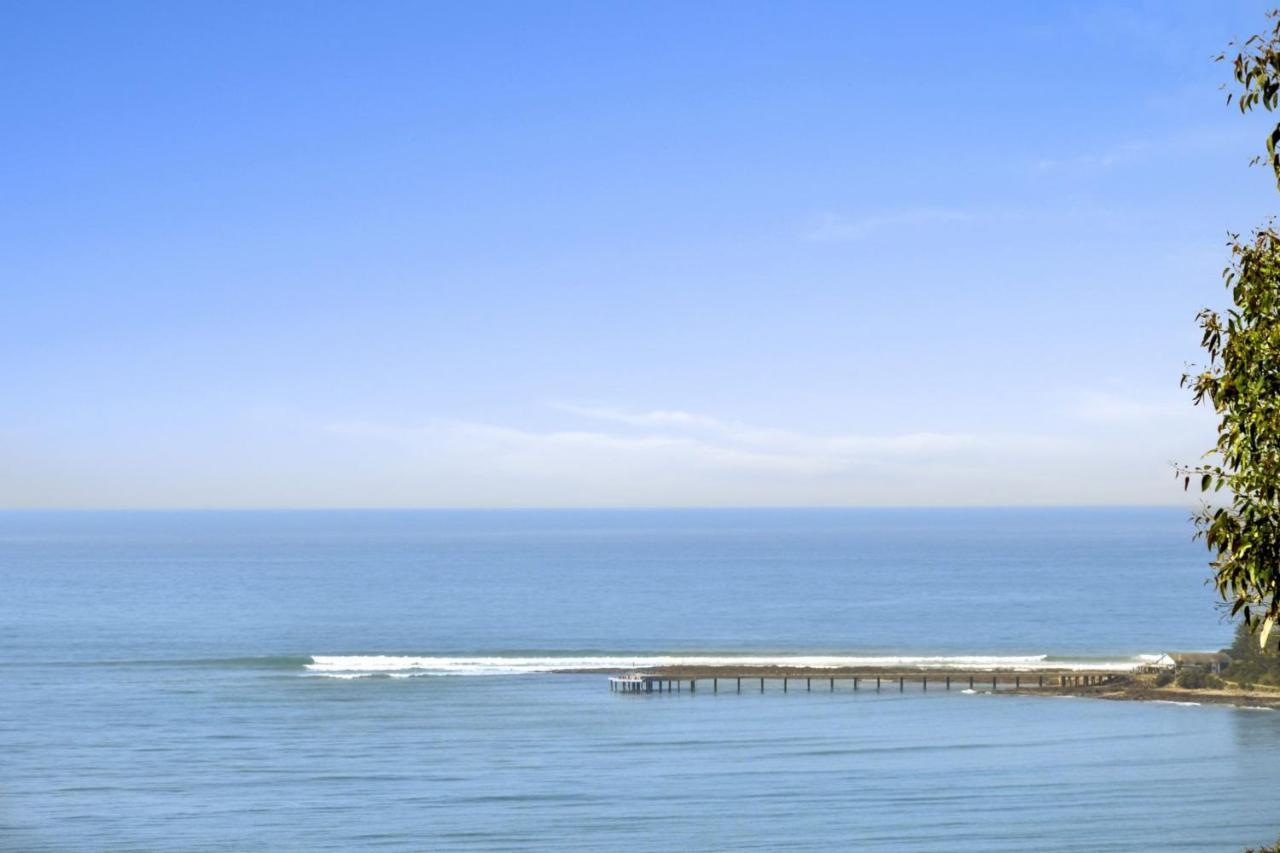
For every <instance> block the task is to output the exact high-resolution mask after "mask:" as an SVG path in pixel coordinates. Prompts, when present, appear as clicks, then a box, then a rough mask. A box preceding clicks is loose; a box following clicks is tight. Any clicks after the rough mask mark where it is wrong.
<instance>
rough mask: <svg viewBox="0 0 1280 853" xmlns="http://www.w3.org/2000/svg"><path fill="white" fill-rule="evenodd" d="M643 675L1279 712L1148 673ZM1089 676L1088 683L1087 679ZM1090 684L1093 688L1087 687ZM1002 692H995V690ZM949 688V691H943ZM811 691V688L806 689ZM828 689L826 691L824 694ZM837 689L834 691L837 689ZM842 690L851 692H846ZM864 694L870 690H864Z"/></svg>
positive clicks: (1271, 692)
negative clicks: (1158, 680) (858, 683)
mask: <svg viewBox="0 0 1280 853" xmlns="http://www.w3.org/2000/svg"><path fill="white" fill-rule="evenodd" d="M560 672H561V673H562V674H571V673H572V674H578V675H581V674H583V673H584V670H561V671H560ZM590 672H593V673H595V674H618V673H620V670H617V669H603V668H602V669H599V670H590ZM641 672H642V674H643V675H645V676H649V677H652V678H656V679H671V680H675V681H690V680H703V681H710V680H720V681H725V682H729V681H733V680H735V679H739V680H741V679H751V680H753V681H755V680H757V679H759V680H763V681H768V682H773V681H781V680H784V679H785V680H788V681H792V682H808V681H810V680H811V681H813V682H830V681H834V682H846V684H847V683H848V682H850V681H852V680H853V679H859V680H868V681H869V680H871V679H882V680H884V682H885V684H884V687H885V688H886V689H887V688H888V687H889V686H890V685H891V683H892V682H897V681H898V679H903V680H905V681H906V682H909V683H912V684H913V685H915V689H917V690H920V689H924V690H929V689H930V685H932V689H933V690H935V691H937V690H956V691H958V690H962V689H964V688H965V687H967V686H968V684H969V680H970V679H972V680H973V684H974V686H975V687H976V688H980V689H982V690H983V692H992V693H994V694H999V695H1009V696H1056V697H1064V696H1068V697H1074V698H1080V699H1103V700H1109V701H1113V702H1168V703H1175V704H1183V705H1230V706H1235V707H1239V708H1256V709H1265V710H1280V688H1275V689H1268V688H1244V687H1239V686H1236V685H1232V684H1226V685H1224V686H1222V687H1203V688H1195V689H1192V688H1186V687H1178V686H1177V685H1173V684H1171V685H1167V686H1164V687H1158V686H1156V684H1155V677H1154V676H1153V675H1149V674H1146V673H1134V672H1121V671H1114V670H1111V671H1105V670H1103V671H1099V670H1095V671H1088V670H1078V669H1033V670H1026V669H983V670H976V669H969V668H966V669H958V668H956V669H945V668H936V669H934V668H930V669H921V668H905V667H857V668H850V667H833V668H813V667H786V666H743V667H722V666H662V667H650V668H644V669H642V671H641ZM1082 676H1088V677H1089V678H1088V679H1084V678H1082ZM1086 680H1087V681H1088V682H1090V683H1085V682H1086ZM993 682H994V683H996V684H998V685H999V687H998V688H997V689H995V690H992V689H991V687H992V684H993ZM944 685H945V686H944ZM807 686H808V685H807V684H806V687H807ZM824 689H825V688H824ZM833 689H834V685H833ZM841 689H846V688H844V687H842V688H841ZM864 689H865V688H864Z"/></svg>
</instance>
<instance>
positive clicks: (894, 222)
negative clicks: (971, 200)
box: [802, 207, 973, 243]
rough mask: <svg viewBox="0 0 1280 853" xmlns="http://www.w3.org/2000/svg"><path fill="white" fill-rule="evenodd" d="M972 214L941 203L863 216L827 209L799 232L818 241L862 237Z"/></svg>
mask: <svg viewBox="0 0 1280 853" xmlns="http://www.w3.org/2000/svg"><path fill="white" fill-rule="evenodd" d="M972 218H973V214H972V213H971V212H969V211H966V210H958V209H954V208H944V207H917V208H909V209H905V210H896V211H889V212H886V213H876V214H869V215H864V216H842V215H839V214H835V213H827V214H824V215H823V216H821V217H820V218H819V219H818V221H817V222H816V223H814V224H812V225H811V226H810V227H808V228H807V229H805V231H804V232H803V234H802V236H803V238H804V239H805V240H810V241H813V242H819V243H825V242H841V241H846V240H861V239H864V238H867V237H870V236H872V235H874V234H877V233H880V232H883V231H891V230H897V229H908V230H909V229H913V228H923V227H925V226H929V225H944V224H947V223H958V222H967V221H969V220H970V219H972Z"/></svg>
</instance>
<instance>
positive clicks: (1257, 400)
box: [1179, 12, 1280, 644]
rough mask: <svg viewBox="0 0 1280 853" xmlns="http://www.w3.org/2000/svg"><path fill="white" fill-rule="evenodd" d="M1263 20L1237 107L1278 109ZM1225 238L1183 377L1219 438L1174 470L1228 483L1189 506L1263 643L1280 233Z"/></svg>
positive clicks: (1277, 45) (1278, 576)
mask: <svg viewBox="0 0 1280 853" xmlns="http://www.w3.org/2000/svg"><path fill="white" fill-rule="evenodd" d="M1269 18H1270V19H1271V20H1272V22H1273V24H1272V28H1271V30H1270V31H1269V32H1267V33H1265V34H1262V35H1256V36H1253V37H1251V38H1249V39H1248V40H1247V41H1245V42H1243V43H1242V44H1238V45H1233V47H1234V48H1237V49H1238V50H1239V52H1238V53H1237V54H1236V55H1235V57H1234V58H1233V60H1232V65H1233V70H1234V77H1235V81H1236V83H1237V84H1239V88H1240V91H1239V92H1238V93H1232V94H1238V96H1237V97H1236V103H1237V104H1238V105H1239V107H1240V110H1241V112H1249V111H1251V110H1254V109H1256V108H1259V107H1261V108H1262V109H1265V110H1268V111H1275V110H1277V109H1278V108H1280V14H1277V13H1276V12H1272V13H1270V15H1269ZM1225 58H1226V56H1225V54H1224V55H1223V56H1221V57H1219V59H1225ZM1228 100H1230V96H1229V98H1228ZM1278 146H1280V123H1277V124H1276V126H1275V128H1274V130H1272V131H1271V133H1270V135H1269V136H1268V137H1267V143H1266V147H1267V158H1266V161H1265V162H1267V164H1268V165H1270V166H1271V168H1272V169H1273V171H1274V172H1275V176H1276V181H1277V186H1280V154H1277V147H1278ZM1262 159H1263V158H1261V157H1259V158H1257V160H1255V162H1260V161H1262ZM1228 245H1229V246H1230V249H1231V256H1232V260H1231V263H1230V265H1229V266H1228V267H1227V268H1226V269H1225V270H1224V271H1223V278H1224V280H1225V282H1226V285H1227V288H1228V290H1229V291H1230V294H1231V307H1230V308H1229V309H1228V310H1227V311H1226V312H1225V314H1220V313H1218V312H1216V311H1213V310H1210V309H1205V310H1203V311H1201V312H1200V314H1199V315H1198V317H1197V319H1198V321H1199V325H1200V328H1201V331H1202V332H1203V337H1202V340H1201V345H1202V346H1203V347H1204V350H1205V352H1206V353H1207V354H1208V363H1207V364H1205V365H1203V366H1202V367H1199V368H1198V369H1197V368H1192V369H1190V370H1189V371H1188V372H1187V373H1186V374H1185V375H1184V376H1183V377H1182V383H1183V385H1184V386H1186V387H1189V388H1190V389H1191V391H1192V394H1193V398H1194V400H1195V403H1196V404H1197V405H1201V404H1205V405H1209V406H1212V407H1213V410H1214V412H1215V413H1217V416H1218V441H1217V443H1216V444H1215V445H1214V447H1213V448H1212V449H1211V450H1210V451H1209V452H1208V453H1206V454H1205V457H1204V459H1203V460H1202V461H1201V464H1199V465H1194V466H1184V467H1181V468H1180V469H1179V476H1181V477H1183V478H1184V479H1183V486H1184V488H1189V487H1190V486H1191V484H1192V483H1193V482H1194V483H1196V484H1197V485H1198V486H1199V488H1200V491H1201V492H1205V493H1211V492H1219V491H1221V490H1223V489H1226V492H1225V494H1226V496H1227V498H1226V499H1225V501H1224V502H1223V503H1219V504H1217V505H1216V506H1215V505H1211V504H1209V503H1206V504H1204V506H1203V507H1202V509H1201V510H1200V512H1199V513H1198V514H1197V516H1196V526H1197V532H1196V535H1197V537H1199V538H1202V539H1203V540H1204V542H1205V544H1206V545H1207V546H1208V548H1209V550H1210V551H1211V552H1213V554H1214V557H1213V560H1212V563H1211V565H1212V566H1213V569H1214V573H1215V584H1216V587H1217V590H1218V593H1219V595H1221V596H1222V598H1223V600H1224V601H1225V602H1227V603H1228V604H1229V605H1230V608H1231V613H1232V615H1236V614H1241V615H1242V616H1243V619H1244V623H1245V625H1246V626H1247V627H1248V628H1249V629H1250V630H1253V629H1255V628H1257V627H1259V626H1260V627H1261V632H1260V633H1261V639H1262V643H1263V644H1265V643H1266V642H1267V637H1268V635H1269V634H1270V631H1271V628H1272V626H1273V625H1274V624H1275V623H1276V621H1277V618H1278V617H1280V234H1278V233H1277V232H1276V231H1275V230H1274V228H1273V227H1272V225H1271V224H1268V225H1267V226H1266V227H1263V228H1260V229H1258V230H1256V231H1255V232H1254V233H1253V234H1252V235H1251V236H1250V237H1248V238H1247V239H1240V237H1239V235H1236V234H1233V235H1231V239H1230V242H1229V244H1228Z"/></svg>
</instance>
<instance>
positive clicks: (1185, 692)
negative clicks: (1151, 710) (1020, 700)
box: [1008, 677, 1280, 711]
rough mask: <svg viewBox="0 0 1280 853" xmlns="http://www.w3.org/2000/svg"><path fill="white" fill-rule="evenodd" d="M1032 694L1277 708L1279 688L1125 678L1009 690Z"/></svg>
mask: <svg viewBox="0 0 1280 853" xmlns="http://www.w3.org/2000/svg"><path fill="white" fill-rule="evenodd" d="M1008 692H1009V693H1017V694H1023V695H1033V696H1047V695H1052V696H1074V697H1078V698H1081V699H1107V700H1110V701H1114V702H1173V703H1178V704H1184V705H1232V706H1235V707H1237V708H1260V709H1266V710H1270V711H1280V689H1266V688H1263V689H1246V688H1243V687H1237V686H1234V685H1227V686H1224V687H1202V688H1198V689H1195V690H1192V689H1188V688H1185V687H1177V686H1174V685H1169V686H1167V687H1157V686H1155V683H1154V681H1153V680H1152V679H1148V678H1142V677H1126V678H1120V679H1116V680H1113V681H1110V682H1108V683H1106V684H1098V685H1092V686H1088V687H1085V686H1080V687H1070V686H1068V687H1056V686H1055V687H1052V688H1049V687H1046V688H1044V689H1036V690H1010V691H1008Z"/></svg>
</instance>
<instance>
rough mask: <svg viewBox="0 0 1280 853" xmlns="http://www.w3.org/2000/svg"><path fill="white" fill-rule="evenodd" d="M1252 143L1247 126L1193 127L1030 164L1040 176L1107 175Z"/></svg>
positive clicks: (1232, 149)
mask: <svg viewBox="0 0 1280 853" xmlns="http://www.w3.org/2000/svg"><path fill="white" fill-rule="evenodd" d="M1253 144H1254V141H1253V137H1252V136H1250V134H1249V129H1248V128H1247V127H1241V126H1239V125H1237V126H1233V127H1208V128H1193V129H1188V130H1184V131H1181V132H1178V133H1172V134H1166V135H1163V136H1158V137H1151V138H1139V139H1127V140H1123V141H1120V142H1116V143H1113V144H1111V145H1107V146H1102V147H1099V148H1096V149H1094V150H1092V151H1077V152H1073V153H1063V154H1055V155H1051V156H1045V157H1040V158H1038V159H1036V160H1034V161H1033V162H1032V168H1033V169H1034V170H1035V171H1036V172H1042V173H1066V174H1080V173H1084V172H1106V171H1109V170H1112V169H1117V168H1124V167H1129V166H1137V165H1142V164H1145V163H1148V162H1159V161H1166V160H1170V159H1179V158H1185V157H1192V156H1198V155H1203V154H1206V153H1214V152H1229V151H1237V150H1238V151H1241V152H1243V151H1246V150H1248V147H1249V146H1250V145H1253Z"/></svg>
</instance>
